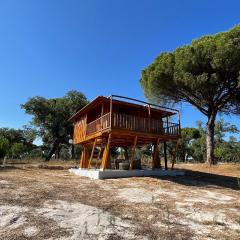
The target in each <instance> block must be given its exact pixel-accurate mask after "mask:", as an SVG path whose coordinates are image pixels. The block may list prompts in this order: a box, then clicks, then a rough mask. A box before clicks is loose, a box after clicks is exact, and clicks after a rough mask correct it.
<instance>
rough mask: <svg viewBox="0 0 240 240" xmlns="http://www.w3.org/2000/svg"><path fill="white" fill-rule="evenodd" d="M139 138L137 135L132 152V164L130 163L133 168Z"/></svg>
mask: <svg viewBox="0 0 240 240" xmlns="http://www.w3.org/2000/svg"><path fill="white" fill-rule="evenodd" d="M137 139H138V137H137V136H135V138H134V143H133V152H132V157H131V164H130V168H131V169H133V161H134V158H135V155H136V145H137Z"/></svg>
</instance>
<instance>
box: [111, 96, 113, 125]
mask: <svg viewBox="0 0 240 240" xmlns="http://www.w3.org/2000/svg"><path fill="white" fill-rule="evenodd" d="M112 100H113V99H112V96H111V97H110V130H111V129H112V107H113V106H112V105H113V101H112Z"/></svg>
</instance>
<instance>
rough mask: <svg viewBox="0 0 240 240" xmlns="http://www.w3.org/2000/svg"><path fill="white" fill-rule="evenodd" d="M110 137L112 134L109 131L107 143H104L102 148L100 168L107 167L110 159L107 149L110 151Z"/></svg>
mask: <svg viewBox="0 0 240 240" xmlns="http://www.w3.org/2000/svg"><path fill="white" fill-rule="evenodd" d="M111 138H112V134H111V133H110V134H109V136H108V141H107V144H106V146H105V148H104V151H103V158H102V166H101V168H102V169H103V170H104V169H106V168H107V166H108V161H109V159H110V158H109V151H110V144H111Z"/></svg>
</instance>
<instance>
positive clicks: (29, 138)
mask: <svg viewBox="0 0 240 240" xmlns="http://www.w3.org/2000/svg"><path fill="white" fill-rule="evenodd" d="M35 138H36V131H35V130H33V129H31V128H29V127H27V126H25V127H24V128H23V129H13V128H0V158H4V157H5V156H7V157H9V158H21V157H22V156H23V155H24V154H27V153H29V152H31V151H32V150H33V149H35V148H36V146H35V145H34V144H33V141H34V140H35Z"/></svg>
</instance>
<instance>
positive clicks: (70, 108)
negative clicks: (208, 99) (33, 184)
mask: <svg viewBox="0 0 240 240" xmlns="http://www.w3.org/2000/svg"><path fill="white" fill-rule="evenodd" d="M87 103H88V101H87V98H86V97H85V95H84V94H83V93H81V92H77V91H70V92H68V93H67V94H66V95H65V96H64V97H62V98H54V99H46V98H43V97H33V98H30V99H29V100H28V101H27V102H26V103H25V104H23V105H22V108H23V109H24V110H25V112H26V113H27V114H30V115H32V116H33V120H32V126H33V127H36V128H37V131H38V135H39V136H40V137H41V138H42V141H43V145H44V150H45V152H47V155H46V160H47V161H48V160H50V159H51V157H52V155H53V154H54V153H56V154H57V157H58V158H59V155H60V151H61V149H62V150H63V149H64V147H65V148H66V147H68V146H69V140H70V139H73V126H72V123H71V122H70V121H69V120H68V119H69V118H70V117H71V116H72V115H73V114H74V113H76V112H77V111H78V110H79V109H81V108H82V107H84V106H85V105H86V104H87ZM73 153H74V151H73V146H72V156H73Z"/></svg>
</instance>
